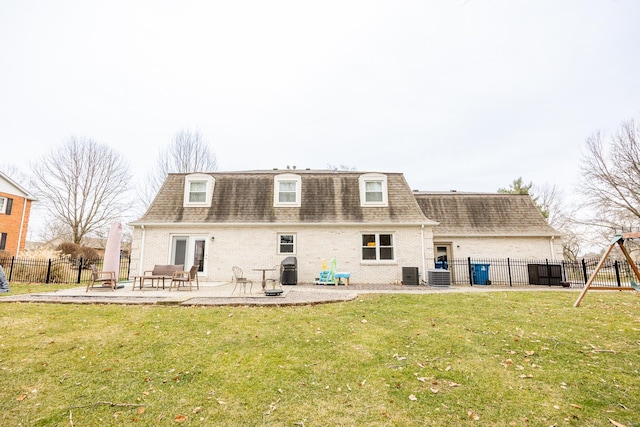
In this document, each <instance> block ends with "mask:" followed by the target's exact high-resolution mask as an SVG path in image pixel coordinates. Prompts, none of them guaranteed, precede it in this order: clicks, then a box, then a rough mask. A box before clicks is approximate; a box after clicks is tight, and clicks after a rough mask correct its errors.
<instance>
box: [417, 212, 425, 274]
mask: <svg viewBox="0 0 640 427" xmlns="http://www.w3.org/2000/svg"><path fill="white" fill-rule="evenodd" d="M420 235H421V237H422V239H420V242H421V244H422V281H423V282H424V278H425V277H426V276H425V274H427V264H426V261H425V257H424V256H425V253H424V224H422V225H421V227H420ZM418 284H420V283H418Z"/></svg>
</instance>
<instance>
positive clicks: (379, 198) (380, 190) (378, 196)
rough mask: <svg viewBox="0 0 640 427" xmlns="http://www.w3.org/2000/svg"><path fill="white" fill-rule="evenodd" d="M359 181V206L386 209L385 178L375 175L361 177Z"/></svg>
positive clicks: (387, 203)
mask: <svg viewBox="0 0 640 427" xmlns="http://www.w3.org/2000/svg"><path fill="white" fill-rule="evenodd" d="M359 181H360V205H361V206H362V207H366V206H377V207H386V206H388V205H389V202H388V198H387V176H386V175H383V174H377V173H369V174H365V175H361V176H360V178H359Z"/></svg>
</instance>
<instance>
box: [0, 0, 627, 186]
mask: <svg viewBox="0 0 640 427" xmlns="http://www.w3.org/2000/svg"><path fill="white" fill-rule="evenodd" d="M638 18H640V2H638V1H637V0H563V1H558V0H530V1H529V0H522V1H518V0H406V1H402V0H394V1H391V0H389V1H386V0H385V1H375V0H366V1H349V0H341V1H331V0H323V1H315V2H311V1H301V0H292V1H281V0H270V1H247V0H238V1H235V0H234V1H216V0H207V1H199V0H184V1H166V0H138V1H136V0H127V1H121V0H110V1H90V0H78V1H73V0H57V1H54V2H52V1H48V0H45V1H38V0H21V1H11V0H0V147H1V149H0V164H12V165H15V166H16V167H18V168H23V169H27V168H28V165H29V164H31V163H32V162H33V161H34V160H37V159H38V158H40V157H41V156H42V155H43V154H45V153H46V152H48V151H49V150H51V149H54V148H55V147H56V146H59V145H61V144H63V143H64V142H65V141H66V140H68V139H69V138H70V137H71V136H76V137H88V138H92V139H94V140H96V141H98V142H100V143H104V144H107V145H109V146H110V147H112V148H113V149H114V150H116V151H117V152H119V153H121V154H122V155H123V156H124V157H125V158H126V160H127V161H128V162H129V164H130V166H131V169H132V171H133V172H134V176H135V177H136V180H137V181H138V182H141V181H142V180H144V177H145V176H146V174H147V173H148V172H149V171H150V170H151V169H152V168H153V167H154V166H155V161H156V158H157V155H158V153H159V152H160V151H161V150H163V149H164V148H165V147H166V146H167V145H168V144H170V143H171V141H172V138H173V137H174V136H175V134H176V132H178V131H179V130H181V129H191V130H197V131H199V132H200V133H201V134H202V135H203V136H204V138H205V139H206V140H207V141H208V142H209V143H210V146H211V149H212V151H213V152H214V153H215V154H216V156H217V161H218V170H219V171H234V170H253V169H273V168H286V167H287V165H291V166H296V167H297V168H311V169H325V168H327V167H328V166H329V165H335V166H340V165H344V166H348V167H350V168H355V169H357V170H360V171H381V172H402V173H404V174H405V177H406V179H407V181H408V183H409V185H410V186H411V187H412V188H413V189H419V190H422V191H428V190H433V191H448V190H452V189H455V190H458V191H477V192H495V191H497V190H498V188H501V187H503V188H504V187H508V186H509V184H510V183H512V182H513V180H514V179H516V178H518V177H522V178H523V179H524V181H525V182H533V183H534V184H535V185H537V186H542V185H555V186H557V188H558V189H559V190H560V191H562V192H565V194H566V193H571V192H573V191H574V189H575V186H576V185H579V182H580V161H581V158H582V152H583V151H584V145H585V139H586V138H588V137H589V136H590V135H592V134H593V133H594V132H596V131H598V130H599V131H602V132H603V133H604V134H606V135H609V134H612V133H614V132H615V131H616V130H617V128H618V127H619V126H620V124H621V123H622V122H623V121H625V120H628V119H633V118H636V119H638V118H640V81H639V79H638V70H639V69H640V26H639V25H638Z"/></svg>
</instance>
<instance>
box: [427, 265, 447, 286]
mask: <svg viewBox="0 0 640 427" xmlns="http://www.w3.org/2000/svg"><path fill="white" fill-rule="evenodd" d="M427 279H428V281H429V286H441V287H447V286H451V272H450V271H449V270H440V269H438V270H429V271H427Z"/></svg>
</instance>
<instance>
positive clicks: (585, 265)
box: [582, 258, 589, 285]
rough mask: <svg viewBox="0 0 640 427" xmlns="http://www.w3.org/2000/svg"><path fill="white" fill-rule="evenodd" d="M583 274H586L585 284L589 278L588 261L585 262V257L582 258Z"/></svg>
mask: <svg viewBox="0 0 640 427" xmlns="http://www.w3.org/2000/svg"><path fill="white" fill-rule="evenodd" d="M582 275H583V276H584V284H585V285H586V284H587V280H589V278H588V277H587V263H586V262H584V258H582Z"/></svg>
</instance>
